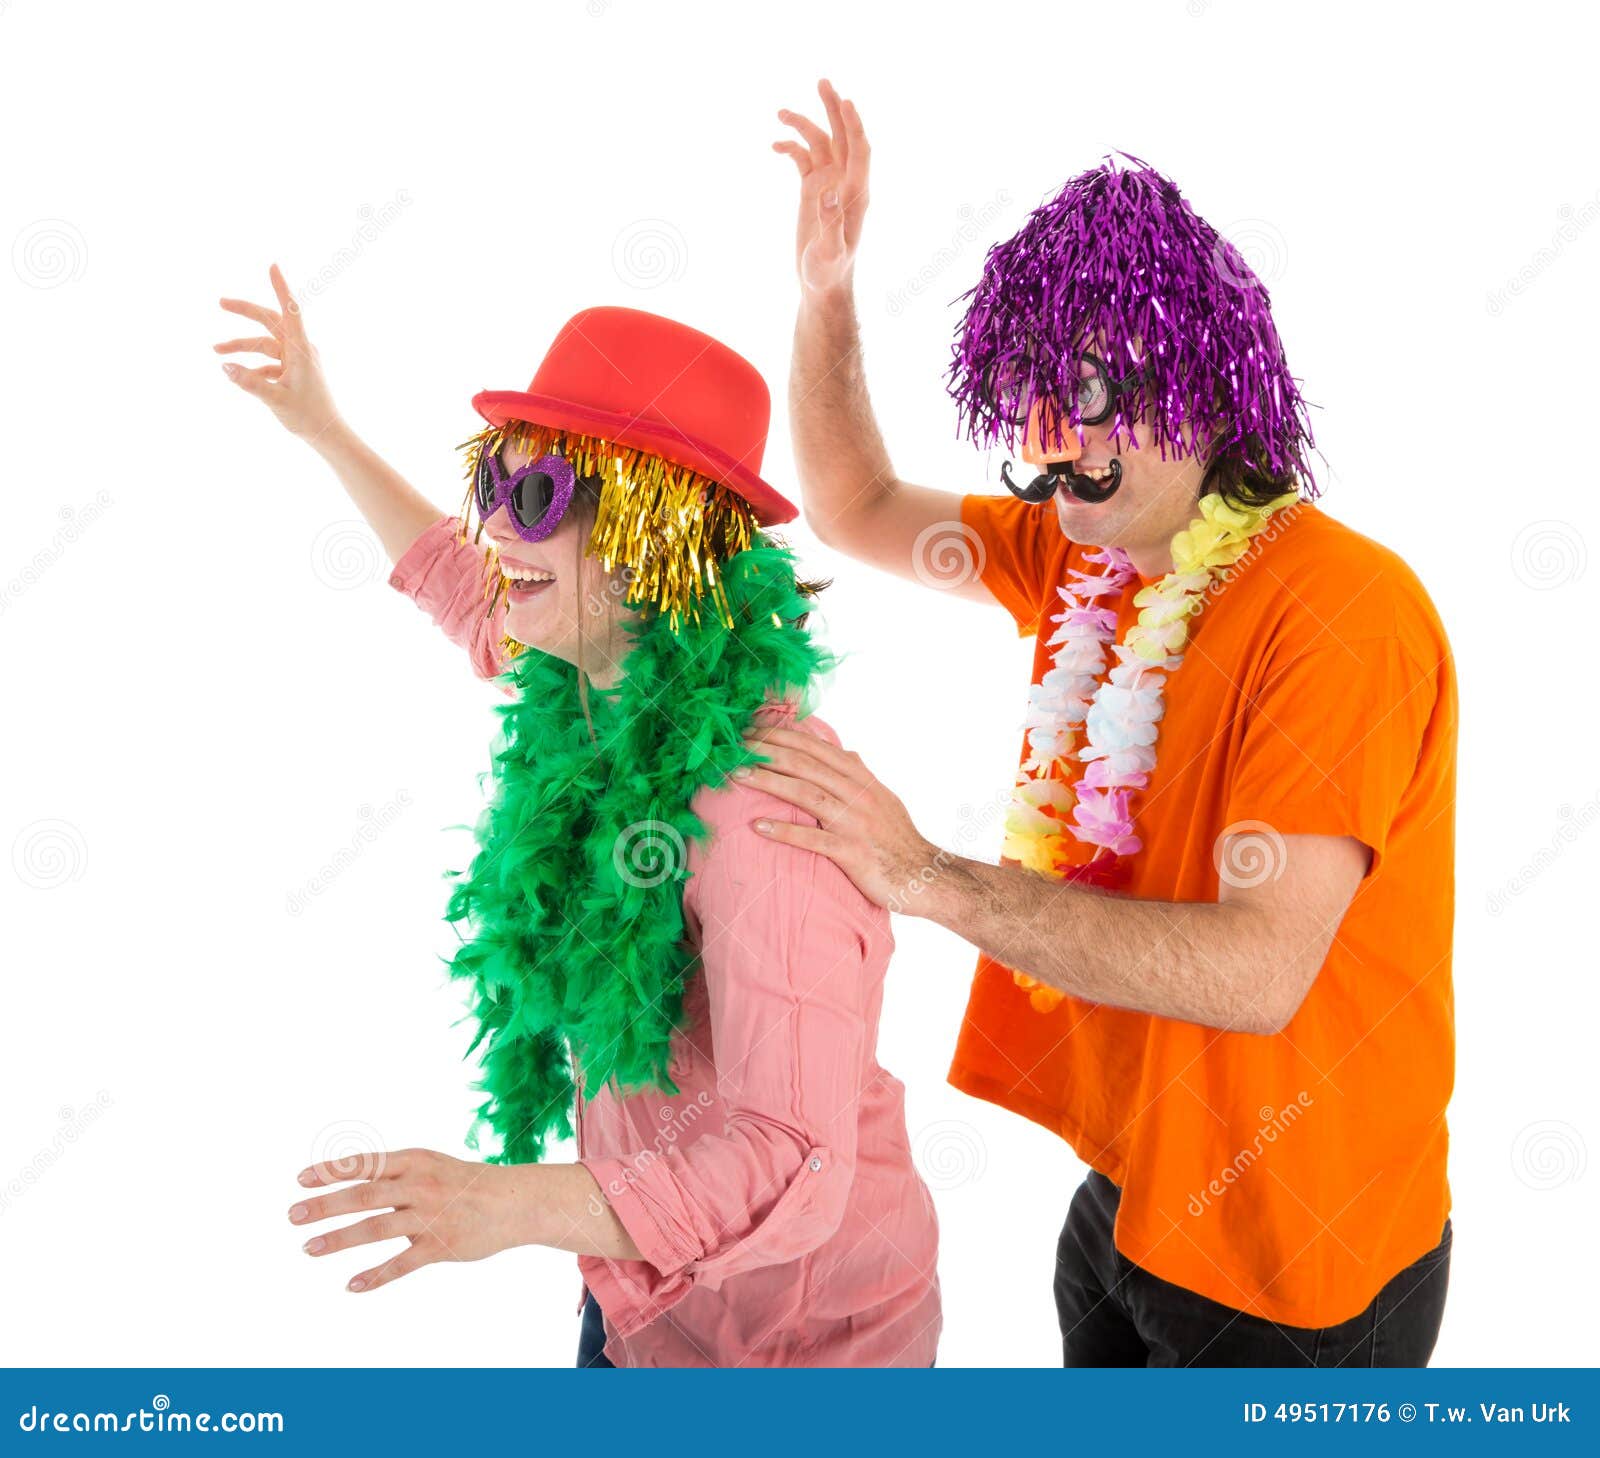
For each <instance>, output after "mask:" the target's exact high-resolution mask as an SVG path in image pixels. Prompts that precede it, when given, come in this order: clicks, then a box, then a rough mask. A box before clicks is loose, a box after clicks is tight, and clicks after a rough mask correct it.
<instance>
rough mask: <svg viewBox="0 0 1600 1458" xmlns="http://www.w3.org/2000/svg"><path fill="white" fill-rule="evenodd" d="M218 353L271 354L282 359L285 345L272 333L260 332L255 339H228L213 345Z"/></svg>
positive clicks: (277, 358)
mask: <svg viewBox="0 0 1600 1458" xmlns="http://www.w3.org/2000/svg"><path fill="white" fill-rule="evenodd" d="M211 347H212V348H213V349H214V350H216V352H217V353H218V354H270V355H271V356H272V357H273V359H276V360H282V358H283V346H282V345H281V344H280V343H279V342H278V341H277V340H276V339H274V338H273V337H272V336H271V335H270V334H258V335H256V336H255V338H253V339H226V340H224V341H223V342H222V343H221V344H213V345H212V346H211Z"/></svg>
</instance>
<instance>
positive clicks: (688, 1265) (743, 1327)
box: [389, 517, 941, 1367]
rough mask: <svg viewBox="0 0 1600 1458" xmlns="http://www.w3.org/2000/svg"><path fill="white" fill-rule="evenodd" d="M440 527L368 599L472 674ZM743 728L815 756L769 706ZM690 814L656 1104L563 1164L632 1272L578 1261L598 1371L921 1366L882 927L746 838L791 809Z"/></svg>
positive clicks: (489, 632)
mask: <svg viewBox="0 0 1600 1458" xmlns="http://www.w3.org/2000/svg"><path fill="white" fill-rule="evenodd" d="M455 530H456V519H455V518H454V517H445V518H442V519H441V520H439V521H437V522H435V523H434V524H433V525H432V526H430V527H428V528H427V529H426V530H425V531H424V532H423V533H422V535H421V536H420V537H419V538H418V539H417V540H416V542H414V543H413V544H412V545H411V547H409V548H408V549H407V550H406V552H405V554H404V555H403V556H402V557H401V558H400V560H399V561H398V562H397V563H396V564H395V567H394V571H393V572H392V573H391V575H390V577H389V583H390V585H391V586H392V587H395V588H397V589H399V590H400V591H401V592H403V593H405V594H406V595H407V596H409V597H411V598H412V599H413V600H414V601H416V603H417V604H418V605H419V606H420V607H421V608H423V609H424V610H425V611H426V612H427V613H428V614H429V615H430V616H431V617H432V618H433V620H434V621H435V622H436V623H437V624H438V625H439V626H440V627H441V628H443V629H444V631H445V633H446V634H448V635H449V637H450V638H451V639H452V640H453V641H455V642H457V643H459V644H460V645H461V646H462V647H464V648H466V649H467V651H468V653H469V654H470V656H471V659H472V664H473V667H474V669H475V670H476V671H477V673H478V674H479V675H480V676H481V677H485V678H492V677H494V676H495V675H497V674H499V673H500V672H501V671H502V669H503V668H504V666H505V665H504V663H503V662H502V661H501V658H500V652H499V642H500V638H501V636H502V634H503V632H504V626H503V619H504V608H503V606H502V607H499V608H497V609H496V613H495V616H494V619H493V620H490V619H489V617H488V615H487V614H486V613H485V610H484V597H483V577H482V572H483V556H482V553H481V551H480V549H479V548H477V547H476V546H474V545H472V544H471V543H458V542H457V541H456V540H455ZM502 687H504V686H502ZM507 691H508V692H509V690H507ZM760 717H761V721H762V722H766V723H773V722H785V723H789V724H792V725H794V726H795V727H797V728H801V729H805V730H809V731H810V732H811V733H814V734H818V735H820V736H821V737H823V738H824V739H826V740H828V742H829V743H832V744H837V743H838V739H837V737H836V736H835V735H834V733H833V731H832V730H831V729H829V728H828V727H827V726H826V725H824V724H822V723H821V722H819V721H818V720H817V719H816V718H814V717H812V718H807V719H804V720H800V721H798V722H797V721H796V720H795V719H794V709H793V706H791V705H787V704H778V703H774V704H769V705H768V706H767V708H766V709H765V710H763V711H762V714H761V716H760ZM692 808H693V809H694V811H695V813H696V814H697V815H698V816H699V817H700V818H701V819H702V820H703V821H704V822H705V824H706V825H707V826H708V827H709V829H710V831H711V836H710V839H709V841H708V842H707V843H706V844H704V845H701V844H698V843H691V845H690V848H689V870H690V873H691V874H690V879H689V881H688V882H687V883H686V885H685V889H684V897H683V909H684V919H685V922H686V923H687V925H688V929H689V936H690V938H691V940H692V942H693V944H694V945H695V947H696V948H697V950H698V951H699V953H700V960H701V967H702V969H703V971H702V975H698V976H696V977H695V978H694V979H693V980H692V981H691V982H690V984H689V986H688V987H687V989H686V991H685V1014H686V1015H685V1020H684V1025H683V1027H682V1028H680V1029H679V1031H678V1033H677V1034H676V1035H675V1037H674V1039H673V1049H672V1060H671V1063H670V1066H669V1072H670V1074H671V1077H672V1081H673V1082H674V1083H675V1084H676V1085H677V1086H678V1090H679V1091H678V1093H677V1094H675V1095H671V1096H668V1095H666V1094H664V1093H658V1092H649V1093H640V1094H634V1095H631V1096H629V1097H621V1096H619V1095H618V1094H617V1092H616V1090H615V1089H614V1088H610V1087H607V1088H604V1089H601V1090H600V1091H599V1092H597V1093H595V1094H594V1096H593V1097H592V1098H580V1100H579V1108H578V1115H577V1136H578V1158H579V1161H580V1162H581V1163H582V1164H584V1165H585V1166H586V1167H587V1168H588V1170H589V1171H590V1173H591V1174H593V1176H594V1177H595V1179H596V1180H597V1181H598V1182H599V1185H600V1188H601V1190H602V1191H603V1192H604V1194H605V1198H606V1199H607V1200H608V1201H609V1202H610V1204H611V1207H612V1209H613V1210H614V1211H615V1213H616V1215H617V1218H618V1219H619V1220H620V1221H621V1222H622V1224H623V1225H624V1227H626V1229H627V1231H628V1234H629V1235H631V1236H632V1237H633V1240H634V1243H635V1244H636V1245H637V1246H638V1247H639V1250H640V1252H641V1253H642V1255H643V1259H642V1260H637V1261H613V1260H605V1259H602V1258H600V1257H595V1256H580V1257H579V1258H578V1265H579V1268H580V1270H581V1271H582V1274H583V1278H584V1281H585V1284H586V1285H587V1287H588V1289H590V1290H591V1291H593V1292H594V1295H595V1299H596V1300H597V1301H598V1302H599V1304H600V1307H601V1310H602V1311H603V1312H604V1313H605V1325H606V1356H607V1357H608V1358H609V1359H610V1360H611V1361H612V1362H613V1363H615V1364H616V1365H617V1366H619V1367H735V1366H751V1367H789V1366H836V1367H926V1366H928V1365H929V1364H930V1363H931V1362H932V1361H933V1358H934V1351H935V1348H936V1347H937V1344H938V1338H939V1330H940V1324H941V1321H940V1309H939V1281H938V1276H937V1274H936V1272H935V1268H934V1267H935V1258H936V1255H937V1250H938V1223H937V1221H936V1219H935V1216H934V1210H933V1202H932V1200H931V1199H930V1198H929V1196H928V1192H927V1189H926V1188H925V1187H924V1185H923V1183H922V1181H921V1179H920V1178H918V1176H917V1172H916V1169H915V1166H914V1165H913V1163H912V1158H911V1150H910V1146H909V1144H908V1142H907V1139H906V1127H905V1106H904V1088H903V1086H902V1085H901V1083H900V1081H899V1080H898V1079H896V1078H894V1077H893V1076H892V1075H890V1074H889V1073H887V1072H885V1071H884V1070H883V1069H882V1068H881V1067H880V1066H879V1064H878V1061H877V1057H876V1043H877V1031H878V1014H879V1009H880V1006H881V1002H882V995H883V976H884V971H885V969H886V967H887V966H888V961H889V954H890V952H891V950H892V949H893V945H894V941H893V937H892V936H891V934H890V931H889V917H888V913H887V912H884V911H882V910H880V909H879V908H877V907H875V906H873V905H872V903H871V902H869V901H868V900H867V899H866V898H865V897H864V896H862V895H861V893H860V892H859V891H857V890H856V888H855V887H854V886H853V885H852V884H851V882H850V880H849V878H848V877H846V876H845V875H844V874H843V872H841V871H840V870H839V869H838V868H837V867H836V866H835V865H834V864H833V863H832V862H831V861H829V860H827V859H826V858H825V857H823V856H819V855H816V854H814V853H812V852H810V851H802V850H797V849H795V848H793V847H790V846H784V845H779V844H777V843H775V842H773V841H770V840H767V839H766V838H764V837H763V836H760V835H757V834H756V832H755V831H754V830H753V829H752V828H751V822H752V821H753V820H755V819H756V818H757V817H766V818H768V819H775V820H777V819H782V820H791V821H800V822H803V823H806V824H815V823H816V822H815V821H814V820H812V819H811V818H810V817H809V816H806V815H805V814H804V813H803V812H801V811H798V810H796V809H795V808H794V807H793V806H790V805H787V804H785V803H784V802H782V801H780V800H776V799H773V798H772V797H771V796H770V795H766V794H764V793H761V792H759V791H756V790H753V789H751V788H749V787H748V786H744V785H740V784H738V783H736V782H729V783H728V784H725V785H723V786H721V787H719V788H717V789H715V790H701V791H700V792H699V793H698V794H697V795H696V796H695V798H694V801H693V806H692ZM580 1304H581V1303H580Z"/></svg>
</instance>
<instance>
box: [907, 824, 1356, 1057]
mask: <svg viewBox="0 0 1600 1458" xmlns="http://www.w3.org/2000/svg"><path fill="white" fill-rule="evenodd" d="M1233 838H1234V837H1230V839H1233ZM1281 840H1282V844H1283V846H1284V869H1283V874H1282V875H1281V876H1280V877H1278V878H1276V879H1271V878H1269V879H1268V880H1267V881H1265V882H1264V883H1263V884H1261V885H1259V886H1251V887H1248V888H1245V887H1237V888H1236V887H1232V886H1229V885H1228V884H1226V883H1224V884H1223V885H1222V888H1221V891H1220V893H1219V897H1218V900H1217V901H1216V902H1214V903H1207V902H1192V901H1191V902H1172V901H1141V900H1136V899H1134V898H1132V897H1124V896H1116V895H1108V894H1106V893H1104V892H1097V891H1088V890H1084V889H1082V888H1079V887H1076V886H1071V885H1061V884H1058V883H1056V882H1054V881H1050V880H1046V879H1045V878H1044V877H1042V876H1039V875H1036V874H1035V873H1034V872H1032V871H1028V870H1024V869H1023V868H1021V867H1020V866H991V865H986V864H984V863H982V862H979V861H969V860H965V859H961V858H947V860H948V861H949V864H948V866H947V868H946V869H945V870H944V871H942V872H940V873H938V874H936V875H935V877H934V879H933V881H932V882H931V883H930V884H929V885H928V887H927V891H926V893H925V894H924V895H923V896H921V897H916V896H913V897H911V898H909V899H908V900H907V901H906V902H905V904H904V909H905V910H906V911H908V912H910V913H911V914H913V915H921V916H925V917H927V918H929V919H930V920H932V921H936V922H938V923H939V924H940V925H941V926H944V927H947V928H949V930H951V931H953V932H955V933H956V935H957V936H959V937H962V938H963V939H965V940H966V941H969V942H971V943H972V944H973V945H974V946H977V947H981V948H982V949H983V950H984V951H985V952H987V953H988V954H989V955H990V956H991V957H993V958H994V959H995V960H996V961H998V962H1002V963H1004V964H1005V965H1006V966H1007V967H1010V968H1012V969H1014V970H1015V971H1018V972H1022V973H1025V974H1027V975H1028V976H1030V977H1032V978H1034V979H1035V980H1036V981H1039V982H1043V983H1045V984H1047V985H1048V986H1051V987H1054V988H1057V989H1058V990H1060V991H1062V992H1068V993H1071V994H1072V995H1073V996H1074V997H1081V998H1084V999H1086V1000H1088V1001H1090V1002H1100V1003H1106V1004H1108V1005H1110V1006H1112V1007H1125V1008H1131V1009H1133V1010H1134V1011H1136V1012H1146V1013H1156V1014H1158V1015H1160V1016H1161V1017H1168V1018H1181V1019H1183V1020H1184V1021H1185V1022H1191V1023H1200V1024H1201V1025H1203V1026H1205V1027H1208V1028H1221V1029H1224V1030H1226V1031H1228V1032H1236V1033H1277V1032H1281V1031H1282V1030H1283V1029H1284V1028H1285V1027H1286V1026H1288V1023H1289V1021H1290V1019H1292V1018H1293V1017H1294V1015H1295V1013H1296V1012H1298V1011H1299V1009H1300V1004H1301V1003H1302V1002H1303V1001H1304V1000H1305V996H1306V994H1307V993H1308V992H1309V991H1310V990H1311V984H1312V983H1313V982H1314V981H1315V980H1316V976H1317V973H1318V972H1319V971H1320V970H1321V968H1322V964H1323V961H1324V960H1325V959H1326V958H1327V955H1328V948H1329V947H1330V946H1331V945H1332V943H1333V938H1334V935H1335V933H1336V932H1337V931H1338V928H1339V922H1340V921H1341V920H1342V919H1343V917H1344V913H1345V911H1346V909H1347V908H1348V907H1349V905H1350V902H1351V899H1352V898H1353V897H1354V895H1355V893H1356V888H1357V887H1358V886H1359V885H1360V883H1361V878H1362V877H1363V876H1364V875H1366V872H1367V865H1368V862H1369V860H1370V856H1371V852H1370V851H1369V850H1368V849H1367V847H1366V846H1364V845H1363V844H1362V843H1361V842H1360V841H1359V840H1356V839H1354V838H1353V837H1351V836H1335V835H1286V836H1283V837H1282V838H1281ZM935 854H936V855H937V854H939V853H938V852H935ZM1222 854H1223V855H1224V856H1225V857H1226V856H1227V855H1228V851H1227V850H1226V849H1224V850H1223V852H1222Z"/></svg>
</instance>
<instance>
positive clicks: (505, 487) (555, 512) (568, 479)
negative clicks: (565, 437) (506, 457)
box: [478, 451, 577, 542]
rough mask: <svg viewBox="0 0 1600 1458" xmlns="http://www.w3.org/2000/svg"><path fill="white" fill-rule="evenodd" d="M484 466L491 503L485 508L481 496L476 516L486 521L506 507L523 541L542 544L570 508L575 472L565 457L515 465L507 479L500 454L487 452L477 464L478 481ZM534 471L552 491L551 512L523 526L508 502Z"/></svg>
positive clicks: (549, 456)
mask: <svg viewBox="0 0 1600 1458" xmlns="http://www.w3.org/2000/svg"><path fill="white" fill-rule="evenodd" d="M486 465H487V467H488V470H489V481H490V483H491V500H490V502H489V505H488V506H487V507H485V505H484V503H483V501H482V498H481V494H480V497H479V500H478V514H479V515H480V516H481V517H482V518H483V519H484V520H485V521H488V520H489V518H490V517H491V516H493V515H494V514H495V512H497V511H498V510H499V509H500V508H501V507H502V506H503V507H505V508H506V516H507V517H508V518H509V519H510V521H511V525H512V526H513V527H514V528H515V529H516V533H517V535H518V536H519V537H521V538H522V540H523V541H525V542H542V541H543V540H544V539H545V538H546V537H548V536H549V535H550V534H551V533H552V532H553V531H555V529H556V528H557V527H558V526H560V525H561V518H562V517H564V516H565V515H566V514H567V508H568V507H569V506H571V505H572V491H573V487H574V485H575V484H576V482H577V472H576V471H575V470H573V467H572V463H571V462H570V461H569V460H567V458H566V457H565V456H558V455H553V454H552V455H544V456H540V457H539V459H538V460H536V461H529V462H528V463H527V465H525V466H518V467H517V469H516V470H515V471H513V472H512V473H511V474H510V475H509V476H507V475H506V473H505V471H504V469H503V468H502V466H501V465H500V453H499V452H498V451H486V452H485V453H484V454H483V456H481V457H480V459H479V461H478V472H479V480H480V482H481V480H482V473H483V470H484V467H485V466H486ZM535 471H543V472H544V474H545V475H547V476H548V477H549V478H550V480H551V483H552V484H553V486H554V488H555V489H554V491H553V492H552V493H551V496H550V509H549V510H548V511H546V512H545V514H544V515H543V516H541V517H540V518H539V520H538V521H536V522H535V523H534V524H533V525H532V526H531V527H530V526H524V525H523V524H522V520H521V518H520V517H518V515H517V513H516V510H515V508H513V507H512V505H511V499H512V494H513V493H514V492H515V491H516V489H517V486H518V485H519V484H520V483H521V482H523V481H525V480H526V479H527V478H528V477H529V476H531V475H533V473H534V472H535Z"/></svg>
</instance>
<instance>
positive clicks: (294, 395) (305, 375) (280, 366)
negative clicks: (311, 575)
mask: <svg viewBox="0 0 1600 1458" xmlns="http://www.w3.org/2000/svg"><path fill="white" fill-rule="evenodd" d="M268 276H269V277H270V278H271V280H272V289H273V292H274V293H275V294H277V296H278V305H279V307H278V308H277V309H268V308H265V307H263V306H262V305H260V304H252V303H250V302H248V301H247V300H244V299H223V300H221V304H222V307H223V308H224V309H226V310H228V311H229V313H232V314H242V315H243V316H244V317H245V318H246V319H251V320H254V321H255V322H256V323H257V324H260V325H261V326H263V327H264V328H265V329H266V331H267V332H266V333H265V334H261V335H252V336H247V337H244V338H240V339H229V340H225V341H224V342H223V343H221V344H217V345H214V346H212V347H213V348H214V349H215V350H216V352H217V353H218V354H260V355H265V356H266V357H267V358H268V359H269V360H271V361H273V363H271V364H266V365H262V366H260V367H258V368H254V369H251V368H247V367H246V366H244V365H239V364H235V363H233V362H232V361H229V362H227V363H225V364H224V365H223V366H222V370H223V373H224V374H226V375H227V377H228V378H229V379H230V380H232V381H233V382H234V384H236V385H237V386H238V387H239V388H240V389H241V390H243V391H244V392H245V393H246V394H247V395H254V396H255V397H256V399H258V400H260V401H261V402H262V404H264V405H265V406H266V407H267V408H268V409H269V410H271V411H272V413H273V415H274V416H275V417H276V418H277V420H278V423H279V424H280V425H282V426H283V427H284V429H285V430H287V431H288V432H289V433H290V434H291V435H294V436H298V437H299V438H300V439H301V440H303V441H305V443H306V444H307V445H309V446H310V447H311V448H312V449H313V450H314V451H316V453H317V454H318V455H319V456H321V457H322V459H323V460H325V461H326V462H327V463H328V464H329V465H330V466H331V467H332V468H333V471H334V474H335V475H336V476H338V478H339V481H340V483H341V484H342V485H343V486H344V489H345V491H346V492H347V493H348V494H349V496H350V499H351V501H353V502H354V503H355V505H356V509H357V510H358V511H360V513H361V514H362V516H364V517H365V518H366V519H367V521H368V522H369V523H370V525H371V527H372V529H373V531H375V532H376V533H377V534H378V540H379V541H381V542H382V543H383V549H384V551H385V552H387V553H388V554H389V560H390V561H391V562H394V561H397V560H398V559H399V557H400V555H401V553H402V552H404V551H405V549H406V548H407V547H409V546H410V545H411V543H412V542H414V541H415V540H416V539H417V535H418V533H420V532H421V531H422V529H423V528H424V527H425V526H427V525H428V523H429V522H431V521H432V520H433V519H434V518H435V517H436V516H438V514H439V510H438V508H437V507H436V506H434V505H433V503H432V502H430V501H429V500H428V499H427V498H426V497H425V496H423V495H422V494H421V493H420V492H419V491H417V490H416V489H415V488H414V487H412V486H411V484H410V483H409V482H408V481H406V480H405V478H404V477H403V476H401V475H400V473H399V472H398V471H396V470H395V469H394V468H393V467H392V466H390V465H389V464H388V463H387V462H385V461H384V460H383V459H382V458H381V457H380V456H379V455H378V454H377V453H376V452H375V451H374V450H373V449H372V448H371V447H370V446H368V445H367V444H366V443H365V442H364V441H363V440H361V438H360V437H359V436H357V435H356V433H355V432H354V431H353V430H351V429H350V427H349V426H348V425H347V424H345V422H344V419H343V418H342V417H341V416H340V414H339V411H338V409H337V408H336V407H335V405H334V403H333V396H332V395H331V394H330V393H329V391H328V383H327V380H326V379H325V378H324V376H323V373H322V362H321V360H320V359H319V358H318V356H317V351H316V348H315V346H314V345H313V344H312V343H311V340H310V339H309V338H308V337H307V335H306V325H305V316H304V315H303V314H302V313H301V310H300V304H299V302H298V301H297V300H296V299H295V297H294V295H293V294H292V293H291V292H290V290H289V286H288V284H287V283H285V282H284V278H283V274H282V272H281V271H280V270H279V268H278V265H277V264H273V265H272V268H271V270H270V271H269V275H268Z"/></svg>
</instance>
